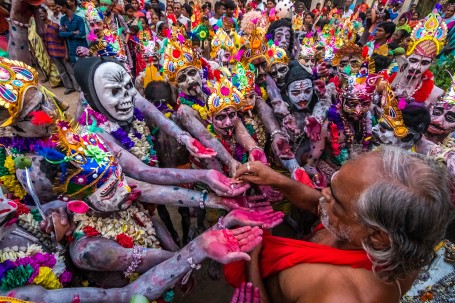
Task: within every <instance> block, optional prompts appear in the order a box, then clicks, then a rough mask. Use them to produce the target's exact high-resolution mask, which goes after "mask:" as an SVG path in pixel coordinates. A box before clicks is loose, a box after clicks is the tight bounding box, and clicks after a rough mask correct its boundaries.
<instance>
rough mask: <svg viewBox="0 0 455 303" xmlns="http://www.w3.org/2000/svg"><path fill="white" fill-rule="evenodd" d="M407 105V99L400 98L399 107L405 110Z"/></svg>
mask: <svg viewBox="0 0 455 303" xmlns="http://www.w3.org/2000/svg"><path fill="white" fill-rule="evenodd" d="M405 107H406V99H405V98H400V100H399V101H398V109H400V110H403V109H404V108H405Z"/></svg>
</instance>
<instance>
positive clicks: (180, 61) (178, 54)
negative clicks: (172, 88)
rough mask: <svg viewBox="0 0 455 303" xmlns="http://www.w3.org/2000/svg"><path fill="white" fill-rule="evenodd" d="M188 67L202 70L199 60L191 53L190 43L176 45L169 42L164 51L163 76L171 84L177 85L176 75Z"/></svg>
mask: <svg viewBox="0 0 455 303" xmlns="http://www.w3.org/2000/svg"><path fill="white" fill-rule="evenodd" d="M188 67H194V68H196V69H201V68H202V63H201V59H200V58H199V56H198V55H197V54H196V53H194V52H193V48H192V45H191V41H189V40H185V42H184V43H182V44H181V45H178V44H177V43H175V42H174V41H169V43H168V44H167V46H166V49H165V51H164V64H163V69H164V72H163V74H164V75H166V77H167V80H168V81H169V82H170V83H171V84H174V85H175V84H177V74H178V73H179V72H180V71H182V70H184V69H185V68H188Z"/></svg>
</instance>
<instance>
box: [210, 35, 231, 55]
mask: <svg viewBox="0 0 455 303" xmlns="http://www.w3.org/2000/svg"><path fill="white" fill-rule="evenodd" d="M221 49H224V50H226V51H228V52H229V53H231V54H232V55H234V54H235V53H236V51H237V49H236V47H235V45H234V41H232V39H231V38H230V37H229V35H228V34H227V33H226V32H225V31H224V30H223V29H222V28H219V29H218V30H217V31H216V34H215V36H214V37H213V39H212V49H211V51H210V57H211V58H215V57H216V56H217V53H218V52H219V51H220V50H221Z"/></svg>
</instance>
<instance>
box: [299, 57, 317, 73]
mask: <svg viewBox="0 0 455 303" xmlns="http://www.w3.org/2000/svg"><path fill="white" fill-rule="evenodd" d="M299 62H300V63H301V65H302V66H303V67H306V69H307V70H309V71H312V70H313V68H314V67H315V66H316V59H315V58H314V56H304V57H302V59H300V60H299Z"/></svg>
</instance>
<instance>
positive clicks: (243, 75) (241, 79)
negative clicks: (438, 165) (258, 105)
mask: <svg viewBox="0 0 455 303" xmlns="http://www.w3.org/2000/svg"><path fill="white" fill-rule="evenodd" d="M231 81H232V84H233V85H234V86H235V87H236V88H237V89H238V90H239V91H240V92H241V93H242V96H243V97H244V98H245V97H247V96H248V94H251V93H252V92H254V81H255V76H254V66H251V65H248V66H247V67H244V66H243V65H242V64H241V63H237V64H236V66H235V68H234V73H233V75H232V78H231ZM250 109H252V106H250V105H248V104H246V102H243V107H242V111H247V110H250Z"/></svg>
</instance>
